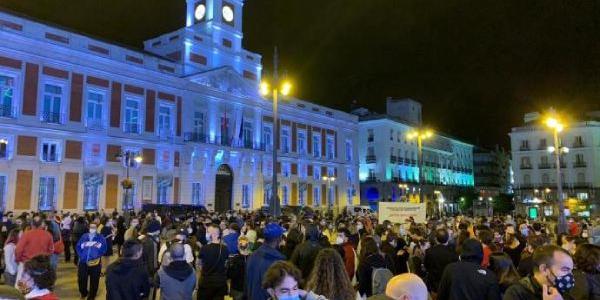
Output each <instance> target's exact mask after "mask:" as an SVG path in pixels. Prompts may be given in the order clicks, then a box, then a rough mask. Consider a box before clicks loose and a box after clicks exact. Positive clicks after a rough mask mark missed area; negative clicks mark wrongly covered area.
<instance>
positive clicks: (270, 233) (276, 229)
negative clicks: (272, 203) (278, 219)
mask: <svg viewBox="0 0 600 300" xmlns="http://www.w3.org/2000/svg"><path fill="white" fill-rule="evenodd" d="M284 231H285V229H284V228H283V227H281V226H279V224H277V223H269V224H267V226H265V229H263V235H264V236H265V239H267V240H272V239H275V238H278V237H281V236H282V235H283V232H284Z"/></svg>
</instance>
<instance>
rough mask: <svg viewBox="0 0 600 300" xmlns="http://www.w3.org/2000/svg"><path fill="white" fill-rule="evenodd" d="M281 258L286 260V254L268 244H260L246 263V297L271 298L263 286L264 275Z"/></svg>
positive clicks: (254, 299) (255, 298)
mask: <svg viewBox="0 0 600 300" xmlns="http://www.w3.org/2000/svg"><path fill="white" fill-rule="evenodd" d="M280 260H285V256H284V255H283V254H281V252H279V251H277V249H273V248H271V247H269V246H267V245H262V246H260V248H258V249H256V251H254V253H252V254H251V255H250V257H249V258H248V262H247V265H246V291H245V294H246V299H252V300H266V299H269V294H268V293H267V291H266V290H264V289H263V288H262V280H263V276H264V275H265V273H266V272H267V269H269V267H270V266H271V265H272V264H273V263H275V262H276V261H280Z"/></svg>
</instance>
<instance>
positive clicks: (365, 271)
mask: <svg viewBox="0 0 600 300" xmlns="http://www.w3.org/2000/svg"><path fill="white" fill-rule="evenodd" d="M374 268H387V269H388V270H390V271H391V270H393V269H394V263H393V261H392V260H390V259H386V256H384V255H381V254H371V255H369V256H367V257H365V258H364V259H363V260H362V261H360V262H359V263H358V268H357V270H356V279H357V280H358V292H359V293H360V294H361V295H366V296H367V297H370V296H371V295H373V281H372V280H373V279H372V276H373V269H374Z"/></svg>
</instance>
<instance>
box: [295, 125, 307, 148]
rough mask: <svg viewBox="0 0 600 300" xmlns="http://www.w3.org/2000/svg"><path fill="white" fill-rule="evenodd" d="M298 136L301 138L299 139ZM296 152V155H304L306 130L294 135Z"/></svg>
mask: <svg viewBox="0 0 600 300" xmlns="http://www.w3.org/2000/svg"><path fill="white" fill-rule="evenodd" d="M300 136H303V138H302V139H301V138H300ZM296 151H297V152H298V154H306V130H302V129H301V130H298V132H297V133H296Z"/></svg>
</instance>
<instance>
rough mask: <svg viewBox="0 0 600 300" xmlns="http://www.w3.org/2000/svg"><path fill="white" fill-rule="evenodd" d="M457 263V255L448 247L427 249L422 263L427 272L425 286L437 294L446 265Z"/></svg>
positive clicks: (438, 246) (437, 246) (436, 246)
mask: <svg viewBox="0 0 600 300" xmlns="http://www.w3.org/2000/svg"><path fill="white" fill-rule="evenodd" d="M457 261H458V255H457V254H456V252H455V251H454V249H453V248H450V247H449V246H445V245H435V246H433V247H431V248H430V249H427V251H425V262H424V265H425V270H426V271H427V286H428V287H429V288H430V289H431V290H432V291H435V292H437V289H438V286H439V284H440V279H441V278H442V274H443V273H444V269H445V268H446V266H447V265H449V264H451V263H453V262H457Z"/></svg>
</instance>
